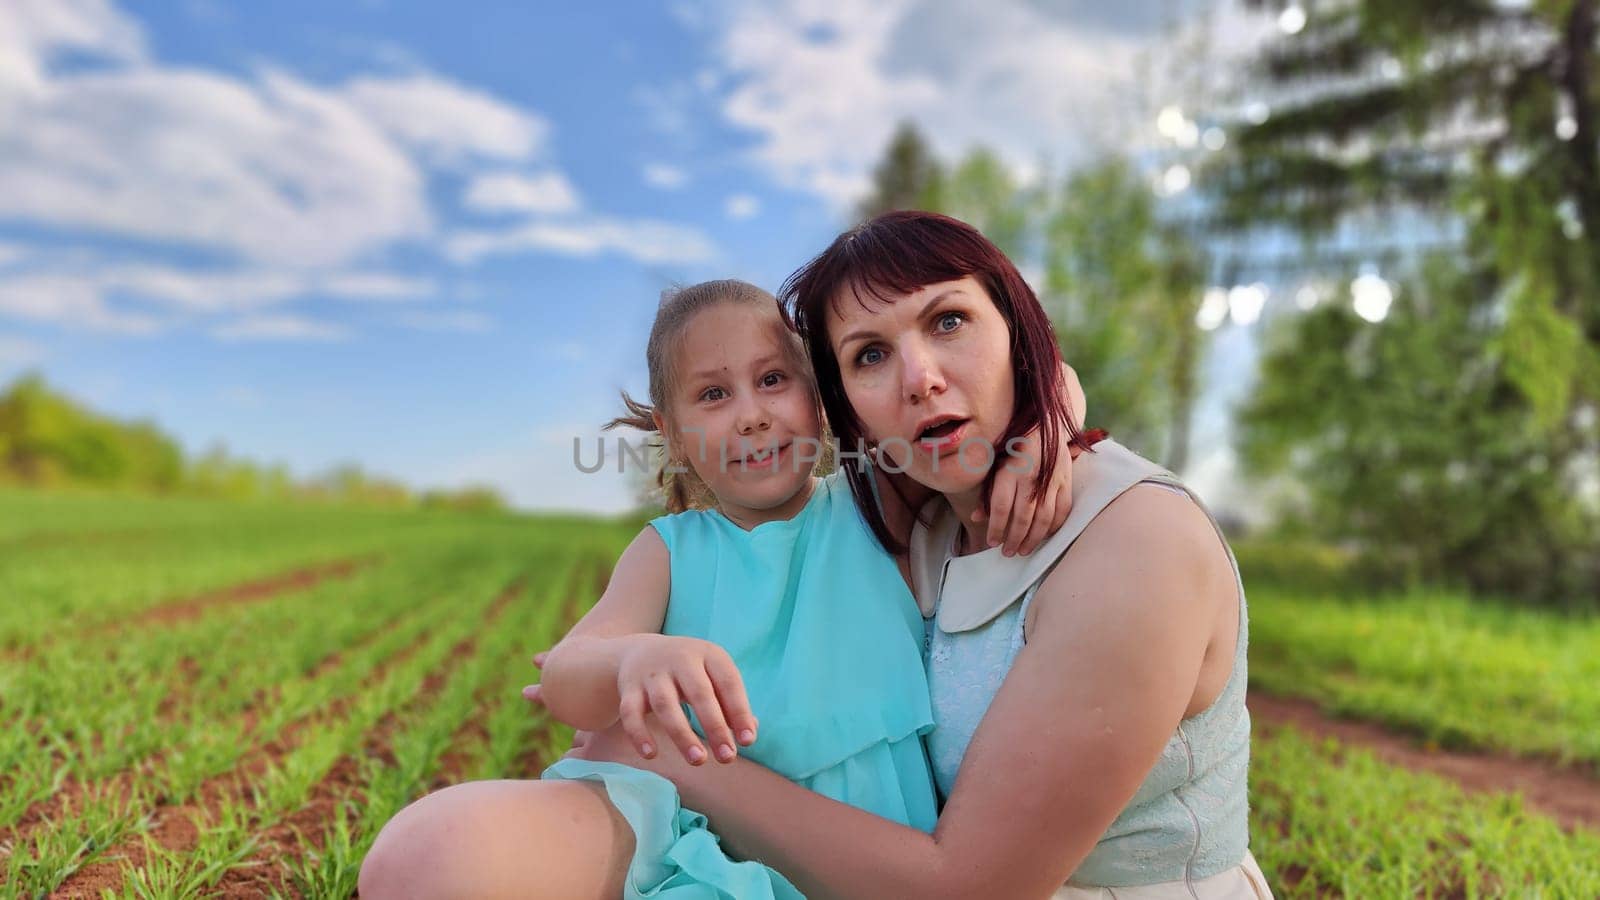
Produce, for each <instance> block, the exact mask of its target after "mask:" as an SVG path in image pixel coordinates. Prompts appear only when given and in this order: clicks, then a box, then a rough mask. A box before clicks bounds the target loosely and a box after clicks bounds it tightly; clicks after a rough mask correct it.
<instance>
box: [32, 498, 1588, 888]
mask: <svg viewBox="0 0 1600 900" xmlns="http://www.w3.org/2000/svg"><path fill="white" fill-rule="evenodd" d="M630 532H631V529H630V528H628V527H626V526H622V525H618V524H614V523H607V522H600V521H583V520H575V519H555V518H524V517H516V516H501V515H494V514H477V515H468V514H464V513H445V512H401V511H381V512H380V511H363V510H356V509H342V508H335V507H310V506H285V505H242V504H237V503H222V502H215V501H197V500H157V499H138V498H129V497H124V496H102V495H95V494H41V493H33V492H25V491H14V490H0V601H3V602H0V721H3V724H4V728H3V730H0V764H3V765H0V773H3V774H0V854H3V856H0V896H49V895H51V894H53V893H54V894H58V895H63V896H100V895H110V896H119V897H121V896H126V897H190V896H215V895H221V896H263V895H270V894H273V893H277V894H281V895H284V896H314V897H335V896H338V897H343V896H349V895H350V894H351V892H352V891H353V888H354V884H355V877H356V873H357V871H358V868H359V864H360V860H361V856H362V853H363V852H364V851H365V849H366V847H367V846H368V845H369V844H370V842H371V840H372V838H373V837H374V835H375V834H376V830H377V828H378V827H379V826H381V824H382V823H383V822H384V821H385V820H386V819H387V818H388V817H389V816H390V815H392V814H393V813H394V812H395V811H396V810H398V809H399V808H400V807H401V806H403V805H404V804H405V803H407V802H408V801H409V800H411V799H412V798H414V797H416V796H418V795H420V794H422V793H424V792H426V791H427V790H431V789H435V788H437V787H439V786H442V785H444V784H448V783H452V782H456V781H461V780H466V779H471V778H481V777H496V776H499V777H528V776H532V775H534V774H536V773H537V771H538V770H539V768H540V767H541V766H542V765H543V763H544V762H546V761H548V760H549V759H550V758H551V757H552V754H554V753H556V752H558V748H559V747H560V746H561V745H562V744H563V743H564V742H565V740H566V737H567V735H566V733H565V732H564V731H563V730H562V729H560V728H559V727H557V726H554V725H553V724H552V723H549V722H547V721H545V720H542V719H541V718H540V717H539V716H537V715H536V714H534V713H533V712H532V711H531V710H529V709H528V708H527V704H526V703H525V701H523V700H522V699H521V697H520V696H519V694H518V688H520V687H521V685H523V684H524V683H526V682H527V681H529V680H530V679H531V678H532V677H533V674H534V673H533V670H532V668H531V667H530V666H529V664H528V661H527V657H528V655H529V653H530V652H531V651H533V650H536V649H540V648H542V647H545V646H547V645H548V644H549V643H551V642H552V640H553V639H554V638H555V637H557V636H558V635H559V634H560V633H561V631H562V629H563V628H564V627H565V624H566V623H567V622H569V621H570V620H571V618H572V617H573V616H575V615H576V614H577V613H578V612H580V611H581V609H582V608H583V605H584V604H586V603H588V602H591V601H592V600H593V599H594V597H595V596H596V593H597V590H598V587H599V585H600V584H601V583H602V580H603V578H604V577H605V573H606V572H607V571H608V569H609V565H610V562H611V561H612V559H614V557H615V555H616V553H617V552H619V551H620V549H621V547H622V546H623V545H624V544H625V543H626V541H627V540H628V538H629V537H630V536H631V533H630ZM1251 616H1252V654H1251V656H1252V659H1251V665H1252V676H1253V681H1254V682H1255V683H1256V684H1257V685H1258V686H1264V687H1269V688H1271V689H1272V690H1274V691H1275V692H1280V693H1289V694H1298V695H1304V696H1310V697H1313V698H1316V699H1318V700H1319V701H1321V702H1323V703H1325V704H1326V705H1328V706H1329V707H1330V708H1333V709H1336V710H1338V711H1340V712H1343V713H1345V714H1349V715H1354V716H1361V717H1365V718H1369V719H1373V720H1377V721H1382V722H1386V723H1391V724H1394V725H1398V726H1402V727H1404V728H1406V729H1409V730H1411V731H1414V732H1416V733H1418V734H1420V735H1423V736H1428V737H1432V738H1434V739H1436V740H1439V741H1441V742H1445V743H1453V744H1462V745H1475V746H1485V747H1491V748H1501V749H1505V750H1511V751H1518V752H1525V753H1532V754H1538V755H1543V756H1554V757H1563V758H1569V759H1577V760H1590V761H1593V760H1596V759H1597V758H1600V749H1597V747H1600V745H1597V744H1596V743H1595V734H1594V732H1595V730H1596V729H1595V726H1596V725H1597V724H1600V706H1597V703H1600V700H1597V697H1600V678H1596V677H1595V676H1596V675H1597V674H1600V671H1597V667H1596V663H1595V662H1594V658H1595V657H1596V656H1600V653H1596V652H1594V649H1595V646H1596V641H1597V638H1600V629H1597V627H1596V625H1595V624H1594V623H1593V622H1582V621H1574V620H1566V619H1558V618H1554V617H1541V616H1539V615H1534V614H1528V613H1512V612H1506V611H1503V610H1498V609H1494V608H1485V607H1476V606H1471V605H1468V604H1466V603H1464V602H1463V601H1460V600H1457V599H1453V598H1450V597H1430V596H1422V595H1417V596H1412V597H1408V598H1403V599H1398V600H1393V601H1384V602H1379V601H1370V602H1365V603H1361V602H1332V601H1328V600H1319V599H1317V598H1316V597H1310V596H1298V595H1296V594H1294V593H1293V592H1292V591H1286V590H1283V589H1281V588H1262V589H1260V590H1255V589H1252V591H1251ZM1253 752H1254V761H1253V766H1252V772H1251V784H1252V796H1253V805H1254V822H1253V838H1252V846H1253V847H1254V849H1255V852H1256V855H1257V857H1258V859H1259V860H1260V861H1261V863H1262V866H1263V868H1264V869H1265V870H1266V872H1267V874H1268V876H1269V878H1270V879H1271V880H1272V882H1273V885H1274V887H1275V889H1277V890H1278V892H1279V894H1280V896H1302V895H1344V896H1352V897H1389V896H1540V895H1542V896H1549V897H1566V896H1585V897H1592V896H1600V836H1597V835H1595V834H1593V833H1589V832H1585V831H1577V832H1570V833H1569V832H1564V831H1562V830H1561V829H1560V828H1559V827H1558V826H1556V825H1555V824H1554V823H1553V822H1552V821H1550V820H1548V819H1545V818H1543V817H1541V816H1539V815H1536V814H1533V813H1530V812H1528V811H1526V810H1525V809H1523V807H1522V806H1521V804H1520V802H1519V801H1518V800H1517V799H1516V798H1514V797H1506V796H1485V795H1472V796H1468V795H1465V794H1463V793H1462V792H1461V791H1460V790H1459V789H1458V788H1456V787H1455V786H1453V785H1452V784H1449V783H1447V782H1444V781H1442V780H1440V779H1438V778H1435V777H1432V776H1426V775H1418V774H1414V773H1411V772H1408V771H1403V770H1399V769H1395V768H1393V767H1388V766H1385V765H1383V764H1381V763H1379V762H1377V761H1375V760H1374V759H1373V758H1372V757H1371V756H1369V755H1367V754H1365V753H1363V752H1361V751H1359V750H1356V749H1352V748H1346V747H1339V746H1337V745H1333V744H1329V743H1324V742H1320V741H1316V740H1310V739H1306V738H1303V737H1301V736H1299V735H1297V734H1295V733H1293V732H1280V733H1277V734H1275V735H1274V736H1272V737H1270V738H1258V740H1257V741H1256V744H1255V748H1254V751H1253Z"/></svg>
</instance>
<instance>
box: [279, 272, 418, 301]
mask: <svg viewBox="0 0 1600 900" xmlns="http://www.w3.org/2000/svg"><path fill="white" fill-rule="evenodd" d="M314 285H315V286H314V287H312V288H309V289H308V290H309V291H320V292H322V293H326V294H328V295H329V296H333V297H341V298H345V299H350V300H384V301H409V300H416V299H420V298H423V297H426V296H428V295H430V294H434V293H437V292H438V290H439V286H438V285H437V284H435V283H434V282H433V281H432V279H428V278H407V277H405V276H403V275H393V274H390V273H388V272H335V273H333V274H332V275H327V276H323V277H322V278H320V279H318V280H317V281H315V282H314Z"/></svg>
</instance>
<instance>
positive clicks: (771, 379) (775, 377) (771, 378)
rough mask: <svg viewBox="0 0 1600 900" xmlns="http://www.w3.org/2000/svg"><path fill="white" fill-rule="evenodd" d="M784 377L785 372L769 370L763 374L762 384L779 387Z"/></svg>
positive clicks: (763, 385)
mask: <svg viewBox="0 0 1600 900" xmlns="http://www.w3.org/2000/svg"><path fill="white" fill-rule="evenodd" d="M783 379H784V374H783V373H782V372H768V373H767V374H765V375H763V376H761V386H762V387H777V386H778V385H779V384H780V383H782V381H783Z"/></svg>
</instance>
